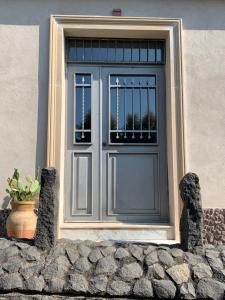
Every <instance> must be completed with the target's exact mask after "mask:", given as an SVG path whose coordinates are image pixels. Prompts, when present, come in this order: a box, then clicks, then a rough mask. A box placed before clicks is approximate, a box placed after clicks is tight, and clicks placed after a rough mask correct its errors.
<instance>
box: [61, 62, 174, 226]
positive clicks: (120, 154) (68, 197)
mask: <svg viewBox="0 0 225 300" xmlns="http://www.w3.org/2000/svg"><path fill="white" fill-rule="evenodd" d="M67 74H68V97H67V105H66V148H65V162H66V163H65V196H64V198H65V203H64V218H65V221H66V222H123V223H136V224H138V223H147V224H151V223H164V222H167V221H168V214H169V213H168V195H167V161H166V120H165V94H164V71H163V67H160V66H159V67H149V66H148V67H125V66H123V67H120V66H112V67H108V66H107V67H105V66H94V65H92V66H87V65H86V66H84V65H83V66H82V65H80V66H78V65H76V66H75V65H68V72H67Z"/></svg>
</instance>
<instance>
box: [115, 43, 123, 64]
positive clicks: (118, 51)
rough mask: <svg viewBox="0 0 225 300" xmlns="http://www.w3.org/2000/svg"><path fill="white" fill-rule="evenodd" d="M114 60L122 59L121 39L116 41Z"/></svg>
mask: <svg viewBox="0 0 225 300" xmlns="http://www.w3.org/2000/svg"><path fill="white" fill-rule="evenodd" d="M116 61H123V41H117V43H116Z"/></svg>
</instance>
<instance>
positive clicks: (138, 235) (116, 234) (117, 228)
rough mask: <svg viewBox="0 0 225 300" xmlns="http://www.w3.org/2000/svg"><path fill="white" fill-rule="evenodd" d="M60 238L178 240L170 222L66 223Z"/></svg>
mask: <svg viewBox="0 0 225 300" xmlns="http://www.w3.org/2000/svg"><path fill="white" fill-rule="evenodd" d="M60 238H66V239H72V240H74V239H76V240H92V241H102V240H112V241H119V242H126V241H130V242H131V241H132V242H145V243H146V242H149V243H158V244H161V243H163V244H165V243H166V244H172V243H177V242H178V241H176V240H175V239H174V226H171V225H168V224H151V225H149V224H124V223H64V224H62V225H61V226H60Z"/></svg>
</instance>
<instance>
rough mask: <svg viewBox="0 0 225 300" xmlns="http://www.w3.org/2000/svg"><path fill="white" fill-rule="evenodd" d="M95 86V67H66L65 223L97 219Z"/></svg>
mask: <svg viewBox="0 0 225 300" xmlns="http://www.w3.org/2000/svg"><path fill="white" fill-rule="evenodd" d="M99 85H100V82H99V68H96V67H84V66H82V67H78V66H76V67H74V66H68V92H67V94H68V99H67V103H66V114H67V115H66V120H67V122H66V150H65V203H64V216H65V217H64V219H65V222H83V221H84V222H85V221H91V222H93V221H99V219H100V213H99V210H100V208H99V198H100V173H99V172H100V171H99V165H100V159H99V158H100V147H99V145H100V144H99V142H100V139H99V136H100V122H99V98H100V93H99ZM93 116H94V117H93Z"/></svg>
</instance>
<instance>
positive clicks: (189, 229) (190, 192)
mask: <svg viewBox="0 0 225 300" xmlns="http://www.w3.org/2000/svg"><path fill="white" fill-rule="evenodd" d="M179 187H180V195H181V198H182V200H183V203H184V207H183V211H182V215H181V220H180V237H181V247H182V249H183V250H184V251H194V250H195V248H196V249H197V248H199V249H201V248H202V247H203V211H202V202H201V194H200V185H199V178H198V176H197V175H196V174H194V173H187V174H186V175H185V176H184V177H183V178H182V180H181V182H180V186H179Z"/></svg>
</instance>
